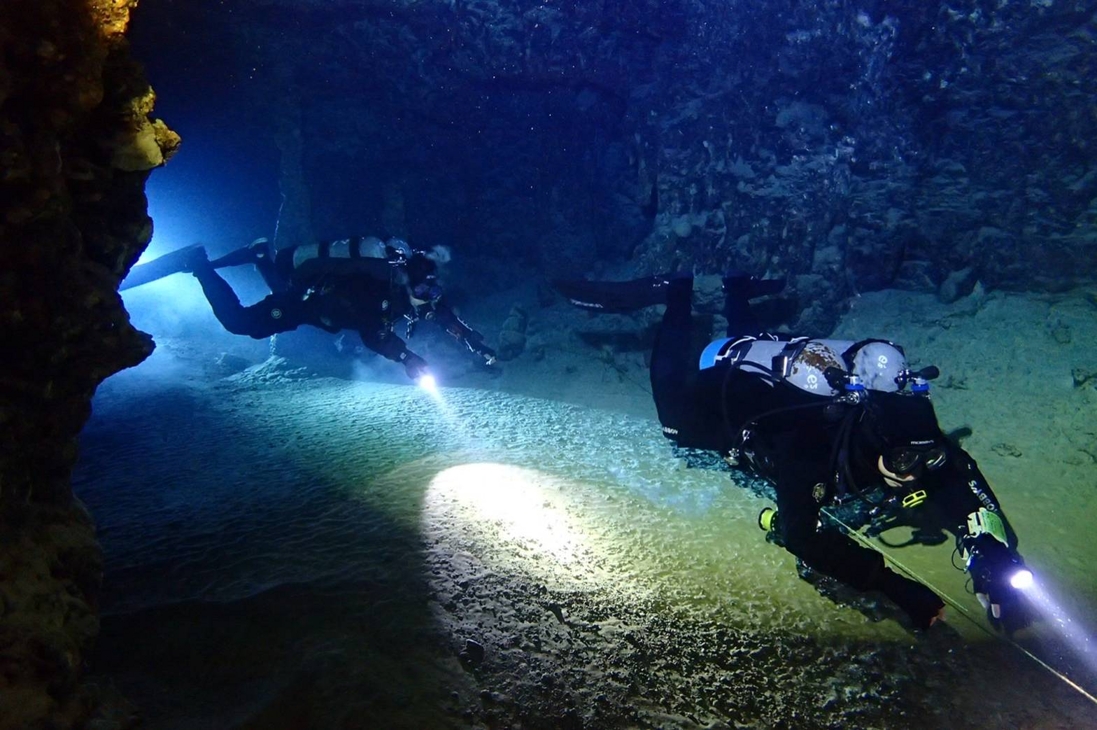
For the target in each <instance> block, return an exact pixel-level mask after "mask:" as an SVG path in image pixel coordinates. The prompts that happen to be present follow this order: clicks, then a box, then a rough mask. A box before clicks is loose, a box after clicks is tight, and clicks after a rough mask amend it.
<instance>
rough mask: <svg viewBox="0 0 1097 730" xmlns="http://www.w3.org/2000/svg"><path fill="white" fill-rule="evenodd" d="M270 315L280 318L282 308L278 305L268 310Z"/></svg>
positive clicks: (273, 317)
mask: <svg viewBox="0 0 1097 730" xmlns="http://www.w3.org/2000/svg"><path fill="white" fill-rule="evenodd" d="M270 316H271V318H272V319H282V310H281V309H279V308H278V307H275V308H274V309H272V310H270Z"/></svg>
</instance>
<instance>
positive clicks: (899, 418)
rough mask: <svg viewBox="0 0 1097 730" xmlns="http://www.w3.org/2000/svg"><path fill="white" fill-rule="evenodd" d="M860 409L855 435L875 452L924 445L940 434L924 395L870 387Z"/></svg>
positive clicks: (940, 436) (935, 418)
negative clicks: (859, 418) (860, 413)
mask: <svg viewBox="0 0 1097 730" xmlns="http://www.w3.org/2000/svg"><path fill="white" fill-rule="evenodd" d="M864 409H865V410H864V416H863V417H862V419H861V424H860V428H859V429H858V432H859V436H860V439H861V440H862V442H863V443H864V444H865V445H867V446H869V447H870V448H871V449H873V450H874V451H876V452H877V453H884V452H885V451H889V450H893V449H902V448H912V449H918V450H921V449H928V448H930V447H931V446H933V445H934V444H937V443H939V442H940V441H941V439H942V437H943V434H942V433H941V427H940V426H939V425H938V424H937V414H936V412H934V410H933V403H932V402H930V400H929V398H927V397H925V396H920V395H911V394H908V393H883V392H880V391H871V392H870V393H869V396H868V398H867V399H866V401H865V403H864Z"/></svg>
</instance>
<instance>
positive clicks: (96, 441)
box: [76, 354, 1097, 728]
mask: <svg viewBox="0 0 1097 730" xmlns="http://www.w3.org/2000/svg"><path fill="white" fill-rule="evenodd" d="M156 357H167V355H161V354H158V355H156V356H154V361H153V363H150V365H152V364H154V363H155V358H156ZM143 367H144V366H143ZM151 372H154V370H151V369H146V371H142V370H140V369H139V370H137V371H132V372H128V373H123V374H120V375H119V376H116V377H115V378H113V379H112V380H111V381H108V383H106V384H104V386H103V387H102V389H101V392H100V394H99V395H98V396H97V400H96V405H95V408H96V412H95V417H94V418H93V421H92V422H91V424H90V425H89V427H88V429H87V432H86V434H85V437H84V440H83V458H82V461H81V465H80V470H79V473H78V475H77V480H76V488H77V493H78V494H79V496H80V497H81V498H82V499H83V500H84V501H85V502H86V503H87V504H88V506H89V508H90V509H91V511H92V513H93V515H94V516H95V518H96V521H97V523H98V525H99V528H100V535H101V538H102V541H103V545H104V548H105V550H106V552H107V575H106V593H105V596H104V605H103V608H104V611H105V617H104V623H103V626H104V631H103V636H102V639H101V641H100V645H99V649H98V652H97V657H96V665H95V672H94V673H95V675H96V676H97V677H98V678H100V679H102V680H105V681H112V682H114V683H116V684H117V685H118V686H119V687H120V688H121V689H122V690H123V691H124V692H125V693H126V694H127V695H128V696H129V697H131V699H133V700H134V701H136V702H137V703H138V704H139V705H140V706H141V707H142V708H143V709H144V712H145V714H146V717H147V719H148V721H149V725H150V726H151V727H157V728H198V727H248V728H297V727H310V728H311V727H316V728H327V727H340V728H359V727H360V728H395V727H407V728H433V727H527V728H540V727H544V728H549V727H575V728H578V727H590V728H602V727H605V728H616V727H645V728H648V727H650V728H676V727H683V728H688V727H742V726H747V727H789V728H810V727H839V726H841V727H889V728H894V727H911V728H914V727H918V728H924V727H941V728H946V727H947V728H954V727H976V726H978V727H1028V728H1043V727H1087V726H1088V727H1093V726H1095V724H1094V720H1093V718H1094V717H1095V716H1097V705H1094V704H1092V703H1091V702H1089V701H1087V700H1085V699H1084V698H1082V697H1081V695H1080V694H1078V693H1077V692H1075V691H1074V690H1072V689H1070V688H1068V687H1067V686H1066V685H1065V684H1063V683H1062V682H1061V681H1059V680H1058V679H1056V678H1054V677H1053V676H1052V675H1051V674H1049V673H1048V672H1047V671H1045V670H1044V669H1042V668H1040V667H1039V666H1038V665H1037V664H1035V663H1034V662H1033V661H1031V660H1030V659H1028V658H1026V657H1025V656H1023V655H1022V654H1021V653H1020V652H1019V651H1018V650H1016V649H1015V648H1012V647H1010V646H1007V645H1006V644H1005V643H1003V642H1002V641H1000V640H996V639H993V638H991V637H990V636H989V635H988V634H987V633H986V631H985V630H984V629H983V628H981V627H980V625H979V623H980V622H981V619H979V613H980V612H979V610H978V607H977V604H975V602H974V600H973V599H972V598H971V597H970V596H968V595H967V594H966V592H965V589H964V576H963V575H962V574H961V573H959V572H956V571H954V570H953V569H952V568H950V567H949V565H948V555H949V552H950V549H951V548H950V547H941V548H932V549H931V548H925V547H918V548H911V549H905V550H899V551H896V553H895V557H896V558H898V559H899V560H900V561H902V562H903V564H904V565H906V566H908V567H909V568H910V569H911V570H914V571H916V572H917V573H918V574H919V575H921V576H922V577H923V578H925V579H926V580H929V581H930V582H931V583H933V584H934V586H935V587H937V588H938V589H939V590H942V591H943V592H944V593H946V594H948V595H949V596H950V597H952V598H954V599H955V600H957V601H958V602H959V603H960V605H961V607H963V608H964V609H966V610H967V611H969V612H970V613H971V615H972V616H974V617H976V621H974V622H973V621H969V620H967V619H966V618H964V616H963V615H961V612H959V611H956V610H953V612H952V619H951V621H950V624H949V625H948V626H946V627H942V628H940V629H935V630H933V631H931V632H928V633H924V634H919V633H914V632H911V631H909V630H907V629H906V628H904V626H903V624H902V623H901V621H900V620H899V618H900V617H897V616H896V615H895V614H894V613H893V612H892V611H891V610H890V609H889V608H888V607H887V606H886V605H877V604H876V603H875V602H874V601H872V600H860V601H852V602H850V601H848V600H846V598H847V597H846V594H845V593H843V592H842V591H838V592H833V591H827V590H824V591H822V592H820V591H819V590H817V589H816V588H815V587H813V586H812V585H810V584H808V583H806V582H804V581H801V580H799V579H798V578H797V577H796V572H795V567H794V563H793V560H792V558H791V557H790V556H788V555H787V554H786V553H784V552H783V551H781V550H780V549H778V548H776V547H774V546H772V545H769V544H767V543H766V542H765V540H764V539H763V535H762V533H761V532H760V531H759V530H758V528H757V526H756V523H755V520H756V516H757V513H758V511H759V509H761V507H763V506H766V505H767V504H769V503H768V502H767V501H766V500H765V499H764V498H763V497H760V496H757V495H756V494H755V492H754V491H752V490H750V489H747V488H745V487H744V486H743V485H739V484H737V483H736V482H735V481H734V480H733V479H732V477H731V475H730V474H729V473H728V472H726V471H719V470H713V469H706V468H689V467H688V466H687V464H686V462H684V461H683V460H681V459H675V458H674V457H673V455H672V454H671V452H670V449H669V447H668V445H667V444H666V442H664V441H663V439H662V438H661V437H660V436H659V433H658V427H657V425H656V424H655V423H654V422H653V421H651V420H650V419H648V418H644V417H640V416H634V415H628V414H624V413H621V412H617V411H610V410H597V409H593V408H587V407H584V406H581V405H576V404H565V403H560V402H556V401H549V400H541V399H537V398H529V397H522V396H517V395H512V394H507V393H503V392H493V391H489V390H477V389H467V388H448V389H444V390H443V392H442V397H441V399H436V398H433V397H431V396H430V395H429V394H427V393H425V392H423V391H420V390H418V389H416V388H413V387H407V386H399V385H381V384H373V383H365V382H349V381H342V380H334V379H315V380H307V381H296V382H295V381H289V380H279V379H272V380H263V379H259V378H255V377H249V376H248V374H247V373H245V374H243V375H242V376H236V377H233V378H216V377H213V376H212V375H211V374H210V373H209V372H208V371H207V370H203V369H201V368H196V369H193V370H186V369H185V368H184V370H183V371H182V372H179V371H177V372H175V373H173V375H172V376H171V377H169V378H160V377H157V376H155V375H149V374H148V373H151ZM947 397H949V398H951V397H952V394H951V393H950V394H948V396H947ZM957 413H960V414H961V415H963V414H964V412H963V411H949V410H945V411H943V418H946V419H949V418H955V417H956V414H957ZM946 425H948V424H946ZM1021 448H1027V445H1023V446H1022V447H1021ZM988 453H995V452H988ZM1002 458H1012V459H1014V460H1016V457H1012V456H1010V457H1002ZM982 461H983V459H982V458H981V462H982ZM984 466H987V467H988V474H990V476H991V477H992V479H993V478H995V477H997V476H999V471H1001V470H1002V469H1005V468H1006V467H1000V466H999V465H998V463H997V462H995V461H994V460H993V459H991V463H984ZM1008 466H1009V468H1015V465H1012V464H1009V465H1008ZM1005 481H1006V485H998V482H997V481H996V486H997V487H998V490H999V493H1000V495H1001V496H1002V497H1003V499H1004V500H1006V502H1007V506H1009V505H1010V504H1011V503H1010V499H1014V500H1015V502H1016V501H1021V502H1025V501H1026V500H1028V499H1029V498H1028V497H1026V494H1027V493H1026V492H1023V491H1022V490H1016V489H1013V488H1011V487H1009V486H1008V485H1009V484H1011V483H1013V482H1011V481H1010V480H1009V479H1006V480H1005ZM1033 501H1037V500H1033ZM1017 511H1018V512H1021V513H1023V514H1022V515H1019V516H1018V517H1017V518H1015V522H1018V523H1020V524H1019V528H1021V529H1022V537H1023V539H1024V537H1025V535H1026V534H1028V535H1030V537H1029V538H1028V543H1029V544H1030V545H1031V549H1030V550H1029V551H1028V552H1026V555H1027V556H1029V559H1030V562H1033V563H1034V565H1037V566H1039V565H1041V563H1042V561H1046V560H1047V559H1048V557H1047V556H1048V555H1051V554H1056V553H1054V552H1053V551H1055V550H1058V551H1060V552H1059V554H1060V555H1061V556H1062V555H1065V557H1063V562H1064V563H1066V562H1068V561H1069V560H1071V559H1072V560H1076V561H1083V560H1087V559H1088V557H1089V556H1088V555H1087V553H1086V551H1087V550H1090V551H1091V550H1092V549H1093V547H1092V545H1089V544H1088V543H1087V544H1086V545H1087V546H1085V547H1082V546H1080V545H1079V544H1076V541H1073V540H1067V539H1061V540H1058V541H1055V540H1047V539H1046V537H1047V535H1048V533H1047V532H1041V531H1039V530H1037V529H1034V528H1033V526H1032V525H1031V524H1029V523H1030V522H1031V521H1033V519H1035V518H1034V517H1033V516H1032V515H1031V514H1030V513H1029V510H1028V509H1018V510H1017ZM1011 514H1013V512H1011ZM1074 519H1082V518H1079V517H1076V516H1066V515H1064V516H1062V520H1061V521H1060V522H1059V524H1063V522H1062V521H1066V523H1068V524H1069V523H1070V521H1071V520H1074ZM1048 529H1051V528H1048ZM1045 564H1046V563H1045ZM1086 564H1087V565H1088V564H1091V563H1086ZM1057 575H1059V576H1060V577H1061V586H1062V588H1063V590H1064V591H1066V592H1067V593H1069V594H1070V595H1071V596H1074V600H1075V601H1076V603H1077V605H1079V606H1081V607H1082V609H1083V610H1084V609H1085V607H1086V606H1088V607H1090V613H1089V614H1088V615H1087V616H1085V618H1086V620H1088V621H1089V622H1090V627H1092V623H1093V622H1092V616H1093V613H1092V607H1093V606H1094V605H1095V604H1097V600H1094V598H1093V595H1092V592H1091V591H1092V583H1091V582H1090V581H1089V579H1088V578H1084V579H1079V580H1075V579H1074V577H1073V576H1072V575H1071V574H1069V572H1067V573H1065V574H1061V573H1060V574H1057ZM1087 586H1088V587H1089V589H1088V590H1090V592H1089V593H1087ZM828 596H829V597H828ZM1045 633H1046V632H1045ZM1045 633H1040V631H1036V632H1031V636H1020V637H1018V638H1019V639H1020V640H1021V641H1022V642H1024V643H1025V645H1026V646H1028V647H1029V648H1031V649H1033V650H1034V651H1037V652H1043V653H1044V654H1045V655H1046V654H1049V653H1051V654H1054V653H1055V646H1056V645H1054V644H1053V643H1051V642H1053V641H1054V637H1052V636H1051V635H1050V634H1048V635H1045ZM1060 648H1061V647H1060ZM1047 658H1048V659H1049V660H1051V661H1052V662H1053V663H1055V662H1056V661H1058V660H1060V659H1061V660H1062V661H1061V662H1059V665H1060V666H1062V667H1065V668H1069V669H1070V670H1071V671H1073V672H1076V673H1078V672H1080V670H1079V669H1078V667H1077V662H1076V660H1075V659H1072V658H1071V657H1070V656H1068V655H1067V653H1062V656H1047ZM1079 676H1080V675H1079ZM1085 679H1086V681H1088V680H1089V678H1088V677H1086V678H1085ZM1090 690H1091V691H1093V686H1092V685H1091V686H1090Z"/></svg>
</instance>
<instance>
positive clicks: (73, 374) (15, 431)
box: [0, 0, 179, 728]
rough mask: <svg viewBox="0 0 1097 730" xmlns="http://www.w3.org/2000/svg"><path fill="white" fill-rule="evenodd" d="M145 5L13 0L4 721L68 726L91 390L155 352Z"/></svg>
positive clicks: (4, 40)
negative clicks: (132, 305)
mask: <svg viewBox="0 0 1097 730" xmlns="http://www.w3.org/2000/svg"><path fill="white" fill-rule="evenodd" d="M135 4H136V3H135V2H117V1H116V0H83V1H79V0H53V1H43V0H5V2H4V3H3V4H2V5H0V48H2V50H3V52H2V54H0V156H2V159H3V167H2V172H0V175H2V177H0V201H3V202H2V203H0V301H2V302H3V306H2V309H0V341H2V342H4V350H5V359H4V364H3V370H2V374H0V429H2V430H3V434H4V437H3V439H2V440H0V728H36V727H72V726H76V725H78V724H81V723H83V722H84V721H86V720H87V718H88V717H89V715H90V714H92V713H94V712H95V711H96V704H97V700H96V699H95V698H93V697H91V696H90V695H89V694H88V692H87V691H86V690H84V689H83V688H81V686H80V683H79V680H80V670H81V662H82V656H83V653H84V651H85V650H86V649H87V648H88V645H89V643H90V642H91V641H92V640H93V639H94V637H95V635H96V633H97V631H98V620H97V617H96V613H95V603H96V591H97V588H98V584H99V577H100V570H101V567H100V554H99V550H98V547H97V545H96V543H95V539H94V533H93V526H92V522H91V520H90V519H89V517H88V516H87V514H86V513H85V512H84V511H83V509H82V508H81V506H80V505H79V504H78V503H77V502H76V501H75V500H74V498H73V496H72V490H71V487H70V473H71V469H72V466H73V463H74V461H75V459H76V453H77V442H76V437H77V434H78V433H79V431H80V429H81V428H82V427H83V425H84V422H85V421H86V420H87V417H88V415H89V413H90V408H91V406H90V403H91V397H92V394H93V393H94V392H95V389H96V387H97V386H98V385H99V383H101V382H102V381H103V379H104V378H106V377H108V376H109V375H111V374H113V373H115V372H118V371H119V370H121V369H123V368H126V367H130V366H132V365H135V364H137V363H139V362H141V360H143V359H144V358H145V357H146V356H147V355H148V354H149V352H151V350H152V342H151V340H150V338H149V337H148V336H147V335H143V334H141V333H139V332H137V331H136V330H135V329H134V328H133V327H131V326H130V324H129V321H128V317H127V315H126V312H125V310H124V309H123V307H122V303H121V300H120V299H119V297H118V294H117V291H116V290H117V287H118V282H119V280H120V279H121V277H122V276H123V275H124V274H125V272H126V271H128V270H129V267H130V266H131V265H132V264H133V263H134V261H135V260H136V259H137V257H138V256H139V255H140V253H141V251H142V250H143V248H144V246H145V245H146V244H147V243H148V241H149V238H150V236H151V234H152V222H151V221H150V220H149V218H148V216H147V215H146V213H145V196H144V184H145V180H146V177H147V175H148V170H150V169H152V168H154V167H156V166H157V165H160V164H162V163H163V162H164V160H165V159H166V157H167V156H169V155H170V154H171V153H172V152H173V151H174V150H175V148H176V147H177V146H178V144H179V138H178V136H177V135H175V134H174V133H173V132H171V131H170V130H169V129H168V128H167V127H166V126H165V125H164V124H163V123H162V122H159V121H150V119H149V117H148V115H149V112H150V111H151V110H152V105H153V101H154V98H155V97H154V95H153V93H152V90H151V88H150V87H149V86H148V84H147V83H146V81H145V80H144V77H143V74H142V72H141V70H140V68H139V67H137V66H136V65H135V64H134V62H133V61H132V60H131V59H130V57H129V52H128V48H127V45H126V41H125V38H124V37H123V33H124V32H125V29H126V25H127V23H128V20H129V13H130V8H131V7H132V6H133V5H135Z"/></svg>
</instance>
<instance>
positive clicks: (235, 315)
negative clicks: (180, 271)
mask: <svg viewBox="0 0 1097 730" xmlns="http://www.w3.org/2000/svg"><path fill="white" fill-rule="evenodd" d="M187 270H188V271H190V272H191V273H192V274H194V278H196V279H198V283H199V284H200V285H201V286H202V293H203V294H205V295H206V301H208V302H209V304H210V308H211V309H213V316H215V317H217V321H218V322H220V323H221V325H222V326H223V327H224V328H225V329H226V330H228V331H229V332H231V333H232V334H234V335H247V336H249V337H254V338H255V339H262V338H264V337H270V336H271V335H273V334H275V333H276V332H285V331H287V330H291V329H296V327H297V326H298V325H299V324H301V322H300V321H298V320H299V316H298V313H297V312H296V311H295V310H294V309H293V308H292V307H291V306H289V305H290V304H291V303H290V302H287V301H283V300H285V297H284V296H282V297H279V295H277V294H272V295H270V296H268V297H267V298H266V299H264V300H263V301H261V302H259V303H257V304H253V305H252V306H250V307H245V306H243V305H241V304H240V298H239V297H237V296H236V292H234V291H233V290H232V287H231V286H229V283H228V282H227V281H225V280H224V279H223V278H221V275H220V274H218V273H217V270H216V269H214V268H213V263H211V262H210V261H209V259H207V258H206V252H205V250H204V249H199V252H198V253H197V254H196V255H194V256H193V257H192V258H191V260H190V261H189V262H188V266H187Z"/></svg>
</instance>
